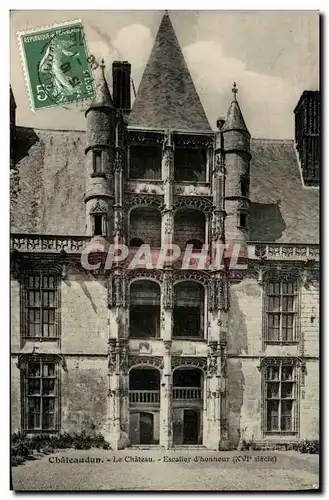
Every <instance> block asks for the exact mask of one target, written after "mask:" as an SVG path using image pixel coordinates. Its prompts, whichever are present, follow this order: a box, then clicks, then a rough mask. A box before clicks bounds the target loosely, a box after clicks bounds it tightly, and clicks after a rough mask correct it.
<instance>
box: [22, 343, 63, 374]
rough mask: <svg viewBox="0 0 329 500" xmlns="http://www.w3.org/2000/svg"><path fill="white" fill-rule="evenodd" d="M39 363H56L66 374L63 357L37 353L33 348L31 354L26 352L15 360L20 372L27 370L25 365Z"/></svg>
mask: <svg viewBox="0 0 329 500" xmlns="http://www.w3.org/2000/svg"><path fill="white" fill-rule="evenodd" d="M40 361H42V362H44V363H47V362H48V363H57V364H58V365H59V366H61V367H62V369H63V370H64V371H65V372H67V364H66V360H65V357H64V355H62V354H44V353H40V354H39V353H37V352H35V351H34V348H33V350H32V352H26V353H24V354H20V355H19V356H18V359H17V364H16V366H17V368H19V369H20V370H21V369H23V370H25V369H26V368H27V365H28V364H29V363H39V362H40Z"/></svg>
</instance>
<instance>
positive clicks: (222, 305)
mask: <svg viewBox="0 0 329 500" xmlns="http://www.w3.org/2000/svg"><path fill="white" fill-rule="evenodd" d="M229 307H230V290H229V280H228V279H226V278H223V279H221V280H220V282H219V309H220V310H222V311H228V309H229Z"/></svg>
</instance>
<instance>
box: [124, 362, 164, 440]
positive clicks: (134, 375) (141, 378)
mask: <svg viewBox="0 0 329 500" xmlns="http://www.w3.org/2000/svg"><path fill="white" fill-rule="evenodd" d="M159 416H160V372H159V370H157V369H156V368H151V367H149V366H146V367H143V366H142V367H135V368H132V369H131V370H130V372H129V437H130V441H131V444H133V445H143V444H158V443H159V439H160V436H159Z"/></svg>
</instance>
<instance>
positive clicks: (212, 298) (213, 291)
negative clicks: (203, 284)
mask: <svg viewBox="0 0 329 500" xmlns="http://www.w3.org/2000/svg"><path fill="white" fill-rule="evenodd" d="M218 299H219V278H218V277H217V276H211V278H210V280H209V282H208V304H209V306H208V307H209V311H216V310H217V309H218V304H219V300H218Z"/></svg>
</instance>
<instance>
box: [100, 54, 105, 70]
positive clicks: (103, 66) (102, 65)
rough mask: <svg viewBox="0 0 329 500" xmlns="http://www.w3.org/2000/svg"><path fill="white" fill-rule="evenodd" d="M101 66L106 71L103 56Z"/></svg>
mask: <svg viewBox="0 0 329 500" xmlns="http://www.w3.org/2000/svg"><path fill="white" fill-rule="evenodd" d="M100 67H101V68H102V71H103V72H104V69H105V62H104V57H102V59H101V63H100Z"/></svg>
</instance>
